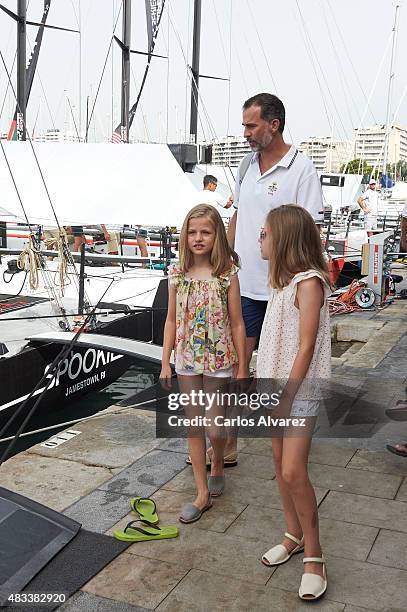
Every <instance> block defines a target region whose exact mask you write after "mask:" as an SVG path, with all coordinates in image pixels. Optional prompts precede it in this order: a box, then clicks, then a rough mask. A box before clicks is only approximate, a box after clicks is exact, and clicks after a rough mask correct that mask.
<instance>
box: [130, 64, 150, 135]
mask: <svg viewBox="0 0 407 612" xmlns="http://www.w3.org/2000/svg"><path fill="white" fill-rule="evenodd" d="M130 72H131V76H132V79H133V85H134V89H136V90H137V81H136V77H135V76H134V69H133V66H132V65H131V64H130ZM139 105H140V110H141V119H142V122H143V126H144V133H145V136H146V137H147V142H149V143H151V138H150V133H149V131H148V125H147V120H146V116H145V114H144V111H143V104H142V103H141V100H140V101H139ZM142 140H143V141H144V142H145V138H144V139H142Z"/></svg>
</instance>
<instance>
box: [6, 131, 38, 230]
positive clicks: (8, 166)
mask: <svg viewBox="0 0 407 612" xmlns="http://www.w3.org/2000/svg"><path fill="white" fill-rule="evenodd" d="M0 147H1V150H2V153H3V155H4V159H5V160H6V164H7V168H8V171H9V173H10V177H11V180H12V181H13V185H14V189H15V190H16V193H17V198H18V201H19V202H20V206H21V208H22V210H23V214H24V217H25V220H26V222H27V225H28V227H29V229H30V232H32V231H33V230H32V226H31V224H30V222H29V220H28V216H27V212H26V210H25V208H24V204H23V200H22V199H21V195H20V192H19V190H18V187H17V183H16V180H15V178H14V174H13V171H12V169H11V167H10V163H9V161H8V157H7V155H6V152H5V150H4V145H3V139H2V138H0Z"/></svg>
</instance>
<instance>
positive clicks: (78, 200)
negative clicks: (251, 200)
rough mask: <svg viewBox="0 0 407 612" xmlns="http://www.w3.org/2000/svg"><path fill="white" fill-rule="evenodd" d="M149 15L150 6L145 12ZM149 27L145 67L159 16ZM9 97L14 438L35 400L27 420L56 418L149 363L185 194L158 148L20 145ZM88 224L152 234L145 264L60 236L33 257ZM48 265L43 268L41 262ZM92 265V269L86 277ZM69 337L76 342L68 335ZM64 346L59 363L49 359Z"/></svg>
mask: <svg viewBox="0 0 407 612" xmlns="http://www.w3.org/2000/svg"><path fill="white" fill-rule="evenodd" d="M22 4H24V3H21V2H20V3H19V8H20V7H21V5H22ZM158 4H159V3H156V2H152V3H151V6H152V7H154V8H155V9H156V8H157V5H158ZM130 5H131V1H130V0H124V3H123V8H124V10H123V15H124V20H123V33H124V36H123V41H120V43H121V47H122V52H123V55H124V56H125V57H124V60H123V77H122V81H123V82H124V83H126V85H125V86H123V88H122V120H121V124H120V129H119V131H120V139H121V142H127V141H128V130H129V122H130V115H131V112H130V110H129V91H128V86H127V83H128V78H127V81H126V74H127V76H128V72H127V71H128V64H127V60H128V56H129V53H130V41H129V37H128V33H129V30H130V24H129V18H130ZM162 7H163V2H162V4H161V10H162ZM152 15H153V12H152ZM23 17H24V18H25V16H23ZM19 18H21V15H20V16H19ZM152 19H153V17H152ZM154 23H155V28H156V29H155V30H153V34H152V37H151V39H150V46H149V52H150V53H149V61H150V60H151V57H150V55H152V51H153V48H154V44H153V43H154V40H155V37H156V35H157V27H158V24H159V16H158V17H157V15H156V19H155V21H154ZM23 46H24V45H20V49H19V51H20V53H21V47H23ZM23 65H24V63H23ZM21 89H22V90H23V91H22V92H21ZM19 94H20V95H19V99H18V101H17V113H16V126H17V128H18V127H20V128H21V126H22V129H20V130H18V129H17V142H12V141H11V142H7V143H3V142H2V143H1V147H2V153H3V157H4V159H5V160H7V162H6V163H1V164H0V186H1V191H2V202H3V203H4V205H5V210H3V211H0V222H3V231H2V234H1V237H2V244H1V245H0V246H1V249H0V255H1V253H2V255H1V257H2V259H1V263H0V379H1V381H2V385H1V394H0V429H1V428H4V426H5V424H6V423H7V421H8V419H9V418H10V417H13V415H15V414H17V411H18V409H19V408H20V407H21V406H22V405H23V404H24V413H23V414H21V415H20V416H19V419H18V420H17V421H16V422H15V423H13V428H15V426H16V424H17V422H19V421H21V419H22V418H24V416H25V415H26V414H27V413H28V411H30V410H31V408H32V407H33V406H34V405H35V402H36V400H37V399H38V397H40V396H41V404H40V406H39V408H38V410H40V411H44V412H47V411H49V410H53V409H55V407H58V408H59V409H60V408H63V407H64V406H66V405H69V403H70V402H72V400H74V399H79V398H80V397H81V396H83V395H84V394H86V393H89V392H91V391H97V390H99V389H102V388H104V387H106V386H108V385H109V384H111V383H112V382H113V381H114V380H116V379H117V378H118V377H119V376H121V374H122V373H123V372H124V371H125V370H126V369H127V368H128V367H129V364H130V360H131V358H134V357H137V356H138V357H142V358H144V359H147V360H152V361H155V362H157V361H159V360H160V356H161V352H160V351H161V349H160V345H161V344H162V334H163V325H164V320H165V316H166V302H167V278H166V269H167V266H168V263H169V261H170V259H171V257H172V256H173V255H174V253H173V249H174V246H175V245H174V241H173V240H172V233H171V231H172V230H171V228H174V227H179V226H180V224H181V221H182V219H183V217H184V216H185V214H186V212H187V210H188V209H189V208H190V206H191V201H193V200H194V196H195V194H196V189H195V188H194V187H193V186H192V185H191V183H190V182H189V180H188V179H187V178H186V176H185V175H184V173H183V171H182V169H181V167H180V166H179V164H178V163H177V161H176V160H175V158H174V156H173V155H172V153H171V152H170V150H169V149H168V147H167V146H165V145H153V144H142V143H140V144H126V146H115V145H113V144H108V143H106V144H82V143H69V144H68V143H67V144H63V145H61V144H56V143H35V146H33V145H32V143H31V142H30V141H27V140H26V141H24V140H25V136H26V130H25V129H24V128H25V102H26V99H27V98H26V95H24V87H22V86H21V87H20V88H19ZM123 109H124V110H123ZM15 132H16V131H15V130H13V132H12V133H13V135H14V133H15ZM13 139H14V136H13V138H10V140H13ZM20 139H21V140H20ZM19 140H20V141H19ZM157 169H159V180H157ZM22 218H23V220H25V223H26V225H27V226H28V228H29V233H30V240H29V244H28V245H25V249H24V251H23V254H21V249H16V250H13V249H8V248H7V244H6V241H7V232H5V231H4V223H5V222H6V223H8V222H10V220H13V221H14V222H15V223H18V221H21V220H22ZM89 223H91V224H94V223H99V224H100V223H103V224H107V225H108V226H109V227H116V228H119V229H120V228H123V224H124V223H126V224H128V225H131V224H138V225H143V226H144V227H152V228H155V229H156V232H157V233H156V235H155V237H156V240H154V241H151V243H152V244H150V248H149V257H147V258H145V257H144V258H143V257H140V256H139V255H138V254H136V253H135V251H134V246H133V247H132V245H127V246H128V247H129V248H130V249H131V248H132V250H133V253H128V252H127V253H126V252H123V254H121V255H119V256H101V255H97V254H89V253H87V252H85V250H84V249H82V253H81V254H72V253H70V252H69V250H68V249H67V248H66V244H64V238H63V232H61V234H60V241H59V248H58V250H57V251H46V250H45V251H44V250H43V244H42V242H41V239H42V228H44V227H47V226H49V227H50V226H53V227H55V226H57V227H58V228H59V229H62V228H63V226H64V225H75V224H78V225H87V224H89ZM18 227H20V226H18V225H17V228H18ZM153 236H154V234H153ZM16 256H18V259H17V260H16ZM48 256H49V257H53V260H52V261H48V260H47V257H48ZM79 259H80V262H78V260H79ZM74 260H75V261H76V263H75V261H74ZM102 262H103V267H101V266H100V265H98V264H100V263H102ZM124 264H128V266H133V267H128V266H127V267H124ZM78 330H79V331H86V332H87V333H83V334H82V333H81V334H80V335H79V332H78ZM64 345H67V347H68V352H66V353H65V354H64V356H63V358H62V357H61V358H60V359H59V358H58V355H60V354H61V347H63V346H64ZM56 359H57V363H55V360H56ZM58 359H59V361H58ZM41 381H42V382H41ZM33 390H34V392H33ZM38 410H37V412H38ZM10 431H14V429H12V430H10ZM8 433H10V432H8Z"/></svg>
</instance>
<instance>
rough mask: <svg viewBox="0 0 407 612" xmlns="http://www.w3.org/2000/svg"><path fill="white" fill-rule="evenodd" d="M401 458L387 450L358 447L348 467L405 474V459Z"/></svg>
mask: <svg viewBox="0 0 407 612" xmlns="http://www.w3.org/2000/svg"><path fill="white" fill-rule="evenodd" d="M403 459H404V458H403V457H397V456H395V455H392V454H391V453H389V452H388V451H382V452H378V451H376V452H372V451H368V450H363V449H359V450H357V451H356V453H355V454H354V456H353V457H352V459H351V460H350V462H349V464H348V468H352V469H355V470H366V471H368V472H379V473H382V474H393V475H395V474H398V475H400V476H407V461H403ZM406 501H407V500H406Z"/></svg>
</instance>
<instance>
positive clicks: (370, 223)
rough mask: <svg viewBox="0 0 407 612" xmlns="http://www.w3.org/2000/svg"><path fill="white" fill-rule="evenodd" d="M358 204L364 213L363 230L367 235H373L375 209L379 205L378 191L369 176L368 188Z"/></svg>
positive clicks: (375, 223) (375, 216)
mask: <svg viewBox="0 0 407 612" xmlns="http://www.w3.org/2000/svg"><path fill="white" fill-rule="evenodd" d="M358 204H359V206H360V208H361V209H362V210H363V212H364V213H365V230H366V232H367V235H368V236H373V230H377V211H378V207H379V192H378V191H377V190H376V180H375V179H374V178H371V179H370V181H369V188H368V189H366V191H365V193H363V194H362V195H361V196H360V198H358Z"/></svg>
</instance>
